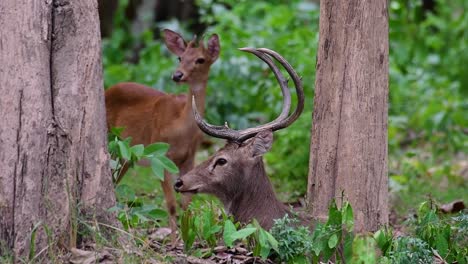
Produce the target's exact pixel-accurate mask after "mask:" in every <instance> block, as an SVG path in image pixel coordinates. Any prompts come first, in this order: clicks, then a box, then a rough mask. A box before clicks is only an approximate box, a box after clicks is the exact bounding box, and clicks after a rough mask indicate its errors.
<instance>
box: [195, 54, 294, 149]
mask: <svg viewBox="0 0 468 264" xmlns="http://www.w3.org/2000/svg"><path fill="white" fill-rule="evenodd" d="M240 50H241V51H245V52H249V53H252V54H254V55H256V56H257V57H258V58H260V59H261V60H263V61H264V62H265V63H267V64H268V66H269V67H270V69H271V70H272V71H273V73H274V75H275V77H276V79H277V80H278V82H279V84H280V87H281V92H282V94H283V110H282V112H281V114H280V115H279V116H278V117H277V118H276V119H275V120H274V121H272V122H270V123H268V124H266V126H271V125H273V124H275V123H277V122H280V121H281V120H284V119H285V118H286V117H287V116H288V114H289V110H290V108H291V93H290V91H289V88H288V86H287V83H288V81H287V80H286V79H285V78H284V76H283V74H282V73H281V71H280V70H279V69H278V68H277V67H276V65H275V63H274V62H273V61H272V59H271V58H270V57H269V56H267V55H265V54H263V53H261V52H259V51H257V50H256V49H254V48H241V49H240ZM192 101H193V102H192V110H193V112H194V117H195V122H196V123H197V124H198V126H199V127H200V129H201V130H202V131H203V132H205V133H206V134H208V135H210V136H213V137H218V138H224V139H227V140H230V141H239V137H240V136H241V132H239V131H236V130H233V129H230V128H228V127H226V126H215V125H210V124H208V123H206V122H205V121H204V120H203V118H202V117H201V116H200V114H199V113H198V111H197V107H196V103H195V101H194V100H192Z"/></svg>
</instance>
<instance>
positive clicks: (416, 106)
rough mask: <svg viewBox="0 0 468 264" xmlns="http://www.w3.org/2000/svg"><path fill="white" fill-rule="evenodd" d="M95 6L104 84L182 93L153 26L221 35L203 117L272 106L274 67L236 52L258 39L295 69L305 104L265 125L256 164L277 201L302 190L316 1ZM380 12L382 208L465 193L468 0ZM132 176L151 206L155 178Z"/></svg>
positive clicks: (238, 123)
mask: <svg viewBox="0 0 468 264" xmlns="http://www.w3.org/2000/svg"><path fill="white" fill-rule="evenodd" d="M99 8H100V16H101V31H102V34H103V64H104V77H105V87H106V88H107V87H110V86H111V85H113V84H116V83H118V82H122V81H133V82H139V83H142V84H146V85H148V86H151V87H155V88H157V89H160V90H163V91H166V92H170V93H180V92H185V91H186V89H187V87H185V86H177V85H176V84H175V83H173V82H172V80H171V73H172V72H173V70H174V69H175V68H176V65H177V58H176V57H175V56H174V55H172V54H170V53H169V52H168V50H167V49H166V48H165V46H164V44H163V42H162V40H161V29H164V28H170V29H172V30H175V31H177V32H181V33H182V34H183V35H184V36H185V37H186V38H187V39H191V38H192V36H193V35H194V34H197V35H198V36H201V35H203V34H206V35H210V34H212V33H217V34H218V35H219V36H220V41H221V55H220V58H219V60H218V61H217V62H216V63H215V64H214V65H213V66H212V68H211V69H212V70H211V73H210V79H209V83H208V90H207V113H206V117H207V119H208V120H209V121H210V122H212V123H216V124H223V123H224V121H229V123H230V125H231V126H232V127H235V128H244V127H247V126H249V125H255V124H258V123H262V122H266V121H268V120H271V119H273V118H274V117H275V116H276V115H277V114H278V113H279V112H280V109H281V93H280V89H278V87H277V84H276V81H275V80H274V77H273V75H272V74H271V73H270V72H269V70H268V69H267V67H266V66H265V65H264V64H262V63H261V62H260V61H259V60H258V59H257V58H255V57H254V56H252V55H249V54H246V53H243V52H240V51H238V50H237V49H238V48H240V47H245V46H251V47H268V48H271V49H274V50H276V51H278V52H279V53H280V54H282V55H283V56H284V57H285V58H287V60H288V61H289V62H290V63H291V64H292V65H293V67H294V68H295V69H296V70H297V72H298V73H300V75H301V76H303V82H304V89H305V93H306V108H305V111H304V113H303V114H302V116H301V118H300V119H299V120H298V121H296V123H295V124H294V125H292V126H291V127H289V128H288V129H285V130H283V131H279V132H277V133H275V138H276V140H275V143H274V147H273V149H272V151H271V152H270V153H269V154H268V155H267V156H266V161H267V166H268V171H269V175H270V178H271V179H272V181H273V182H274V184H275V187H276V190H277V193H278V194H279V196H280V197H281V198H282V199H283V200H285V201H286V200H289V201H293V200H295V199H296V198H298V197H301V196H303V195H304V194H305V192H306V185H307V184H306V182H307V170H308V161H309V143H310V128H311V123H312V110H313V109H312V104H313V96H314V82H315V61H316V54H317V44H318V38H319V35H318V29H319V27H318V22H319V5H318V4H317V3H316V2H315V1H306V0H288V1H285V0H270V1H246V0H236V1H234V0H195V1H193V0H185V1H175V0H171V1H169V0H119V1H114V0H101V1H99ZM388 11H389V19H390V20H389V25H390V30H389V34H390V56H389V64H390V65H389V66H390V67H389V68H390V94H389V102H390V107H389V124H388V142H389V177H390V190H391V194H392V208H393V209H394V211H396V212H397V215H399V216H404V215H406V214H407V213H408V210H409V209H410V208H414V207H415V206H416V205H417V204H419V202H421V201H422V200H425V199H427V198H428V197H431V198H433V199H434V200H435V201H436V202H439V203H446V202H450V201H452V200H454V199H463V200H464V201H467V198H468V192H466V188H467V187H468V186H467V179H468V154H467V150H468V100H467V98H468V73H467V69H468V50H467V47H468V14H467V13H468V12H467V11H468V1H465V0H452V1H437V0H391V1H389V10H388ZM206 152H209V151H202V155H201V156H204V155H205V156H206V154H205V153H206ZM138 174H139V175H132V176H129V177H126V178H125V179H124V184H128V185H130V186H131V188H134V190H135V191H136V192H137V193H146V195H148V197H150V198H151V199H153V198H154V197H155V196H156V197H157V199H155V200H156V201H157V202H156V203H159V202H161V200H160V196H162V194H161V192H158V190H157V188H159V184H157V183H156V180H155V179H152V178H150V177H151V176H148V175H149V173H146V174H145V173H138ZM134 177H139V178H138V180H135V178H134Z"/></svg>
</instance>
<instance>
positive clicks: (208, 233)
mask: <svg viewBox="0 0 468 264" xmlns="http://www.w3.org/2000/svg"><path fill="white" fill-rule="evenodd" d="M226 218H227V217H226V215H225V214H224V212H223V211H222V209H219V205H218V204H215V203H213V202H203V203H201V204H200V203H198V204H197V203H192V204H190V206H189V209H188V210H186V211H185V212H184V213H183V214H182V218H181V222H180V229H181V236H182V240H183V241H184V247H185V250H186V251H190V249H191V248H192V246H193V244H194V242H195V241H196V240H197V239H198V241H199V243H200V244H201V245H202V246H208V247H211V248H212V247H214V246H216V244H217V241H218V239H219V238H220V237H221V234H222V230H223V226H224V223H223V219H226Z"/></svg>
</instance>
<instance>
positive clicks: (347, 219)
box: [342, 202, 354, 232]
mask: <svg viewBox="0 0 468 264" xmlns="http://www.w3.org/2000/svg"><path fill="white" fill-rule="evenodd" d="M342 212H343V219H342V220H343V224H344V225H345V226H346V231H348V232H352V231H353V228H354V218H353V208H352V207H351V204H349V203H348V202H345V203H344V205H343V208H342Z"/></svg>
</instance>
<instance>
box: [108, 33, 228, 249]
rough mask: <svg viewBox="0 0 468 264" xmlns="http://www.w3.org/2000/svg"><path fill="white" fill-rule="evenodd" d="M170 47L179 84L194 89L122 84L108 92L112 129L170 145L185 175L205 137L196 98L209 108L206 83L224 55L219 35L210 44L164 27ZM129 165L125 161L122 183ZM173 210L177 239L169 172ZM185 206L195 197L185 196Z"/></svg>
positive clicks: (166, 187) (165, 185)
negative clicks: (183, 90)
mask: <svg viewBox="0 0 468 264" xmlns="http://www.w3.org/2000/svg"><path fill="white" fill-rule="evenodd" d="M164 40H165V43H166V46H167V48H168V49H169V50H170V51H171V52H172V53H173V54H175V55H177V56H178V57H179V66H178V68H177V69H176V71H175V72H174V74H173V75H172V79H173V80H174V81H175V82H178V83H186V84H188V86H189V91H188V94H186V95H185V94H182V95H174V94H167V93H164V92H161V91H158V90H155V89H152V88H150V87H147V86H144V85H141V84H137V83H120V84H117V85H114V86H113V87H111V88H109V89H108V90H106V92H105V99H106V113H107V124H108V128H111V127H124V128H125V129H124V131H123V133H122V135H123V136H124V137H132V141H131V144H132V145H135V144H143V145H148V144H151V143H154V142H166V143H169V144H170V148H169V151H168V153H167V156H168V157H169V158H170V159H171V160H172V161H174V163H175V164H176V165H177V166H178V167H179V171H180V175H183V174H185V173H186V172H188V171H189V170H191V169H192V168H193V165H194V157H195V152H196V150H197V147H198V145H199V143H200V141H201V139H202V135H203V134H202V133H201V131H200V130H199V128H198V126H197V124H196V122H195V120H194V116H193V113H192V108H193V107H192V104H193V101H192V97H193V98H195V102H196V104H197V110H198V111H200V112H201V113H203V112H204V110H205V95H206V84H207V81H208V74H209V70H210V66H211V65H212V64H213V63H214V62H215V61H216V59H217V58H218V56H219V51H220V45H219V39H218V36H217V35H216V34H213V35H212V36H211V37H210V38H209V40H208V44H207V45H206V46H205V45H204V43H203V42H202V41H200V42H198V43H197V42H196V40H192V41H190V42H188V43H187V42H185V41H184V39H183V38H182V36H180V35H179V34H177V33H175V32H173V31H171V30H167V29H166V30H164ZM127 169H128V166H124V168H123V169H122V171H121V173H120V175H119V177H118V178H117V179H116V183H118V182H119V181H120V180H121V179H122V177H123V176H124V174H125V172H126V170H127ZM161 185H162V189H163V192H164V196H165V200H166V204H167V207H168V211H169V224H170V227H171V229H172V231H173V232H172V240H173V242H174V241H175V231H176V230H177V221H176V200H175V195H174V190H173V188H172V179H171V176H170V175H169V174H168V173H167V172H165V175H164V181H163V182H161ZM184 198H185V201H184V203H185V205H186V204H187V203H188V201H189V200H190V198H189V197H188V198H187V196H184Z"/></svg>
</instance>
